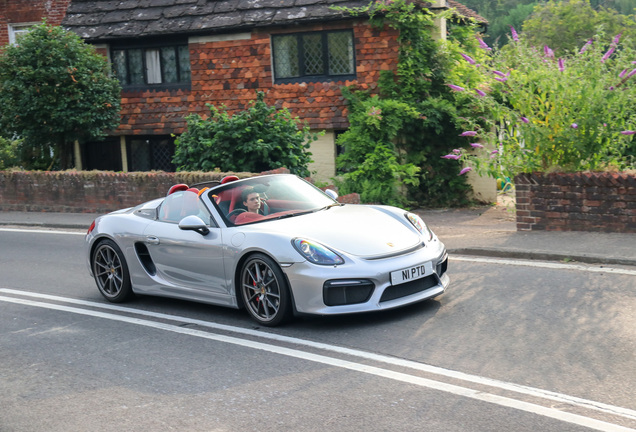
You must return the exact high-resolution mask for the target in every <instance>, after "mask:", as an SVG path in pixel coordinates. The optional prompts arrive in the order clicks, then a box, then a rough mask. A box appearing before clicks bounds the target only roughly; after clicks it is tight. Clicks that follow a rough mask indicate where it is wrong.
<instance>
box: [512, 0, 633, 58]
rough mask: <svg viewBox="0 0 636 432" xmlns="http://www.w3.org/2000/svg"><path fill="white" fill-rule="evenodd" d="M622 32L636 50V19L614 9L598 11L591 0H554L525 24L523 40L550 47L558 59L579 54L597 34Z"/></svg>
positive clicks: (536, 45) (534, 13) (543, 6)
mask: <svg viewBox="0 0 636 432" xmlns="http://www.w3.org/2000/svg"><path fill="white" fill-rule="evenodd" d="M599 27H601V28H602V29H603V31H604V32H605V33H606V34H611V35H616V34H619V33H621V34H622V36H623V40H626V41H629V44H630V47H632V48H636V17H635V16H634V15H621V14H619V13H617V12H616V10H614V9H606V8H603V7H599V8H598V10H595V9H594V8H593V7H592V6H591V5H590V1H589V0H569V1H555V0H550V1H549V2H548V3H545V4H542V5H539V6H537V7H536V8H535V10H534V12H533V13H532V15H531V16H530V18H528V19H527V20H526V21H525V22H524V23H523V29H522V30H523V31H522V33H523V37H524V39H525V40H526V41H527V43H528V44H529V45H531V46H535V47H538V48H543V47H544V46H546V45H547V46H548V47H550V48H551V49H552V50H553V51H554V52H555V53H556V55H557V56H562V55H564V54H565V53H566V52H570V53H571V52H574V51H577V50H578V49H579V48H580V47H581V45H583V44H584V43H585V42H586V41H588V40H590V39H591V38H592V37H594V35H595V34H596V33H597V31H598V29H599Z"/></svg>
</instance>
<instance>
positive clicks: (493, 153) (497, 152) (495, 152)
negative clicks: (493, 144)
mask: <svg viewBox="0 0 636 432" xmlns="http://www.w3.org/2000/svg"><path fill="white" fill-rule="evenodd" d="M490 154H491V155H496V154H499V150H493V151H491V152H490Z"/></svg>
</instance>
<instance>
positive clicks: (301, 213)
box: [276, 210, 313, 220]
mask: <svg viewBox="0 0 636 432" xmlns="http://www.w3.org/2000/svg"><path fill="white" fill-rule="evenodd" d="M312 211H313V210H309V211H302V212H298V213H287V214H284V215H280V216H278V217H277V218H276V220H280V219H286V218H290V217H294V216H299V215H304V214H307V213H311V212H312Z"/></svg>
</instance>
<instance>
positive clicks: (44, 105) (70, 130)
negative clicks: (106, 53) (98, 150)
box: [0, 23, 121, 169]
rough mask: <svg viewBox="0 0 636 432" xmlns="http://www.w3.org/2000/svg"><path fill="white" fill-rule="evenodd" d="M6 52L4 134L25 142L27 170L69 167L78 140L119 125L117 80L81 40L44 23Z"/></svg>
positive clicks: (1, 89)
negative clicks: (74, 143)
mask: <svg viewBox="0 0 636 432" xmlns="http://www.w3.org/2000/svg"><path fill="white" fill-rule="evenodd" d="M3 50H4V51H3V53H2V54H0V106H1V107H2V110H1V111H0V134H2V136H4V137H8V138H13V137H15V136H19V137H20V138H22V139H23V149H22V152H21V153H22V157H23V159H22V164H23V166H24V167H25V168H28V169H32V168H44V167H46V166H47V165H48V167H49V168H50V167H52V166H57V167H58V168H61V169H66V168H69V167H70V165H71V163H72V156H73V154H72V151H73V147H72V145H73V142H74V141H75V140H80V141H81V140H91V139H96V138H100V137H103V136H104V135H105V130H107V129H112V128H115V127H117V125H118V124H119V106H120V92H121V87H120V85H119V82H118V81H117V80H116V79H115V78H113V77H111V76H110V68H109V65H108V61H107V60H106V58H105V57H103V56H101V55H99V54H97V53H96V52H95V49H94V47H92V46H91V45H88V44H86V43H84V42H83V41H82V40H81V39H80V38H79V36H77V35H75V34H74V33H72V32H69V31H66V30H64V29H63V28H62V27H59V26H50V25H47V24H45V23H44V24H41V25H38V26H35V27H33V29H32V30H31V31H29V32H28V33H26V34H24V35H22V36H21V37H20V39H19V45H14V46H6V47H4V48H3ZM50 149H53V156H52V157H51V150H50ZM25 158H26V159H25Z"/></svg>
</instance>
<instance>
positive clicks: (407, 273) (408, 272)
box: [391, 261, 433, 285]
mask: <svg viewBox="0 0 636 432" xmlns="http://www.w3.org/2000/svg"><path fill="white" fill-rule="evenodd" d="M431 273H433V263H432V262H430V261H429V262H426V263H424V264H419V265H416V266H413V267H409V268H405V269H402V270H396V271H394V272H391V285H399V284H402V283H404V282H410V281H413V280H417V279H421V278H423V277H426V276H428V275H430V274H431Z"/></svg>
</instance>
